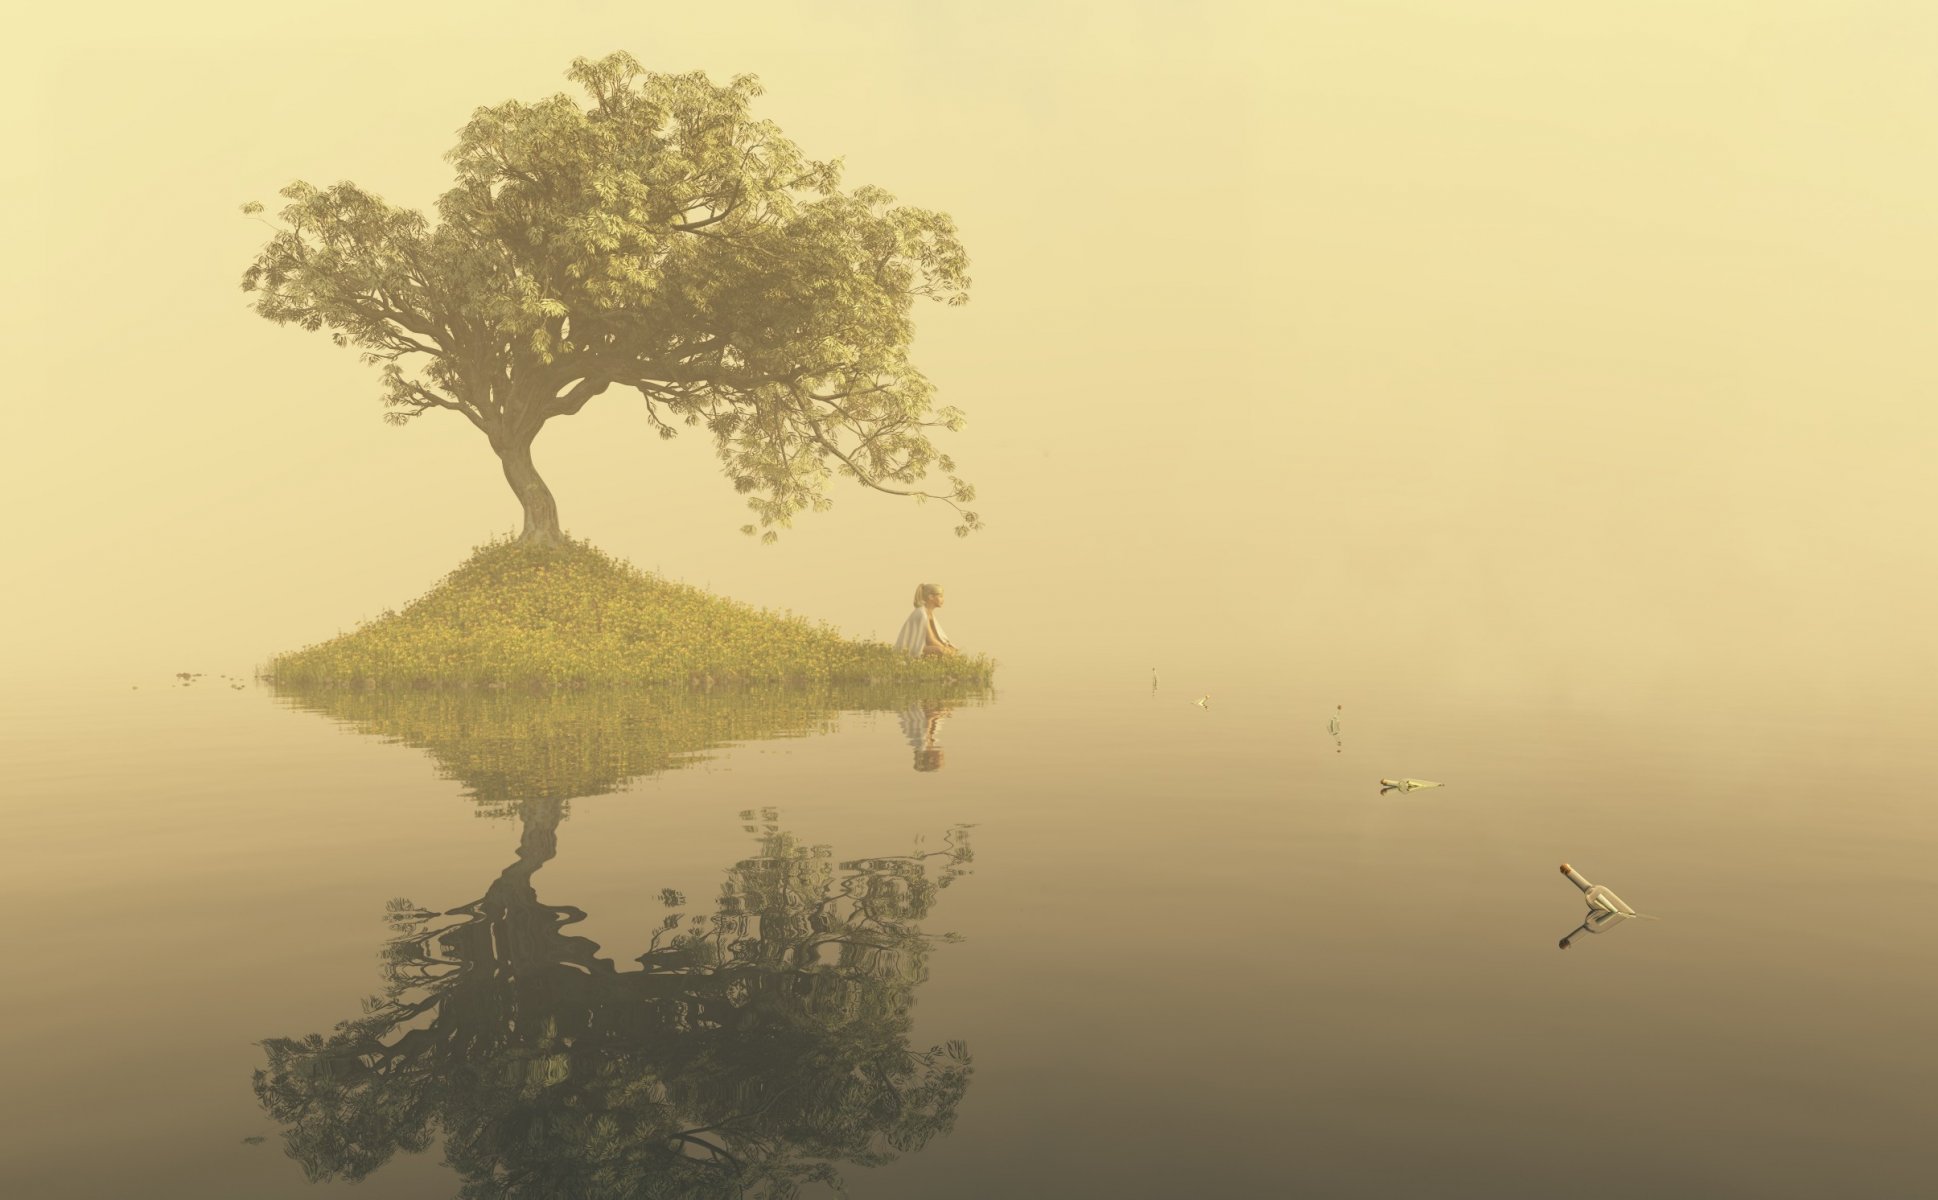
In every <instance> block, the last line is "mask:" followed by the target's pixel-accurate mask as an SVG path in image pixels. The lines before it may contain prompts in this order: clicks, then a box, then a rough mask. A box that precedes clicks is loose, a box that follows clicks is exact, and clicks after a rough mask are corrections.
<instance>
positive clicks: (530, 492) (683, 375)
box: [242, 54, 980, 542]
mask: <svg viewBox="0 0 1938 1200" xmlns="http://www.w3.org/2000/svg"><path fill="white" fill-rule="evenodd" d="M567 76H568V78H570V79H572V80H574V81H575V82H577V83H578V84H580V85H581V86H582V87H583V88H584V89H585V91H586V93H587V94H588V96H589V103H588V104H587V105H585V106H583V107H582V106H581V104H580V103H579V102H578V101H576V100H574V99H573V98H571V97H570V96H566V95H564V94H559V95H555V96H553V97H551V98H550V99H547V100H543V101H540V102H538V103H536V104H524V103H520V102H518V101H515V100H513V101H507V102H505V103H504V104H500V105H498V106H496V107H490V108H480V109H478V110H477V111H476V112H475V113H474V114H473V116H472V118H471V120H470V122H469V123H468V124H466V125H465V127H464V129H463V131H462V133H461V135H460V137H459V140H458V144H457V146H456V148H455V149H453V150H452V151H451V152H450V154H449V155H448V157H449V159H450V160H451V162H452V163H453V164H454V166H455V167H456V174H457V181H456V183H455V185H454V186H453V187H452V188H451V189H450V190H449V191H447V192H445V193H444V195H443V196H442V197H441V198H440V199H439V200H438V205H437V208H438V218H439V219H438V221H437V223H436V224H435V225H433V224H432V223H431V222H430V221H429V220H427V219H426V218H425V217H424V216H423V215H422V214H420V213H418V212H416V211H414V210H410V209H404V208H399V207H396V206H393V205H391V204H388V203H386V202H385V201H384V200H382V199H381V198H379V197H378V196H376V195H374V194H372V193H370V192H367V191H365V190H363V189H362V188H360V187H358V186H357V185H355V184H354V183H347V182H346V183H339V184H337V185H335V186H334V187H329V188H318V187H315V186H313V185H311V184H308V183H305V182H302V181H298V182H295V183H292V184H290V185H289V186H288V187H286V188H284V189H283V191H282V195H283V196H284V197H285V198H286V199H287V200H288V201H289V203H288V205H287V206H285V207H284V208H283V210H282V213H281V217H282V220H283V223H284V224H283V226H282V227H280V228H277V229H276V233H275V236H274V237H273V238H272V239H271V240H270V241H269V243H268V244H267V245H266V246H265V247H264V248H263V250H262V252H261V253H260V254H259V255H258V256H257V258H256V261H255V262H254V264H253V265H251V266H250V267H249V269H248V271H247V272H245V273H244V275H243V278H242V287H243V290H244V291H246V292H251V293H255V294H256V295H257V301H256V311H257V312H259V313H261V314H262V315H263V316H264V317H267V318H268V319H270V320H272V321H275V322H277V323H279V324H289V323H295V324H299V325H301V326H302V327H303V328H305V329H309V330H320V329H323V328H324V327H326V326H327V327H328V328H329V329H330V330H331V338H332V340H333V341H335V342H336V343H337V344H338V345H340V346H356V347H359V348H360V349H361V350H362V351H363V359H364V361H366V362H368V363H371V364H375V365H381V367H382V371H383V385H382V386H383V400H384V403H385V405H386V406H387V407H388V409H389V411H388V412H387V413H386V414H385V416H386V419H387V420H389V421H391V422H393V423H395V424H403V423H405V422H407V421H409V420H411V419H412V418H414V417H417V416H421V415H422V414H424V413H426V412H430V411H432V410H433V409H450V410H452V411H454V412H457V413H461V414H462V415H463V416H464V417H465V418H466V419H467V420H469V421H470V422H471V423H472V424H473V425H475V426H476V427H477V428H478V429H479V430H480V431H481V432H482V433H484V435H485V437H486V438H487V439H488V440H489V442H490V444H491V448H492V450H493V451H494V452H495V453H496V454H497V455H498V457H499V460H500V461H501V463H502V464H503V467H504V473H505V479H506V481H507V482H508V483H509V484H510V485H511V489H512V491H513V493H515V494H516V495H517V496H518V499H519V502H520V504H521V505H523V507H524V519H525V524H524V529H523V532H522V534H521V537H523V538H525V539H529V540H534V541H540V542H554V541H558V540H559V539H560V538H561V537H562V534H561V531H560V527H559V520H558V509H557V505H556V503H555V502H554V500H553V498H552V493H551V489H550V488H548V487H547V486H546V484H545V481H544V480H543V479H542V478H540V477H539V474H538V470H537V468H536V467H535V466H534V464H533V462H532V442H533V440H534V439H535V438H536V437H537V436H538V433H539V431H540V430H541V429H542V428H543V427H544V425H545V423H546V422H547V421H549V420H551V419H552V418H553V417H559V416H570V415H572V414H574V413H577V412H578V411H579V410H580V409H582V408H584V407H585V405H586V403H587V402H588V401H590V400H592V399H593V398H594V397H596V396H600V395H603V394H604V393H606V392H607V391H609V390H611V389H614V388H618V389H621V390H625V389H631V390H633V391H635V392H637V393H638V394H639V395H640V396H641V397H642V398H643V399H644V401H645V403H646V411H647V414H648V417H649V419H650V420H651V421H652V423H653V424H654V426H655V427H656V428H657V429H658V431H659V433H660V436H661V437H667V438H670V437H672V436H674V435H675V434H677V433H678V432H679V425H680V424H685V425H689V426H695V425H699V424H701V423H704V424H705V426H706V428H707V430H708V431H709V432H710V433H711V434H712V435H713V438H714V441H715V445H716V448H717V450H718V453H719V455H720V459H721V462H722V464H723V466H724V467H725V471H726V474H727V476H728V477H729V478H730V479H731V480H732V481H733V484H734V487H735V489H736V490H738V491H740V492H742V493H744V494H747V495H748V497H749V498H748V505H749V507H751V508H752V509H753V510H754V511H755V513H756V514H758V516H759V523H760V525H761V526H762V527H767V532H766V533H765V535H764V540H767V541H772V540H774V537H775V533H774V531H773V529H772V528H771V527H772V526H776V525H778V526H783V527H785V526H787V525H788V524H790V522H791V518H792V516H793V514H794V513H796V512H798V511H800V510H801V509H803V508H813V509H816V510H821V509H825V508H827V507H828V506H829V505H830V504H831V503H832V502H831V501H830V500H829V499H828V497H827V496H826V494H825V485H826V483H827V481H828V480H829V479H830V478H832V477H833V476H834V475H836V474H839V475H842V476H845V477H847V478H851V479H854V480H856V481H857V482H859V483H860V484H861V485H863V486H865V487H869V488H873V489H875V490H877V491H883V492H888V493H891V494H895V495H904V496H914V497H917V498H918V500H923V499H939V500H943V501H945V502H946V503H948V504H949V505H950V506H951V507H953V508H955V509H956V511H957V512H958V514H959V515H960V524H958V525H957V526H956V533H957V534H958V535H967V534H968V533H969V531H970V530H972V529H975V528H977V527H978V526H979V525H980V520H979V519H978V517H977V515H976V514H975V513H974V512H971V511H968V510H967V509H965V508H964V507H963V506H964V505H966V504H968V503H970V502H971V501H973V499H974V498H975V490H974V489H973V488H972V487H970V486H969V485H968V484H967V483H964V482H963V481H962V480H961V479H960V478H957V477H956V476H955V475H954V474H953V472H954V470H955V465H954V463H953V462H951V461H950V459H949V457H948V456H947V455H944V454H940V453H938V452H937V451H936V449H935V447H934V446H933V445H932V444H931V443H930V441H929V439H928V435H927V432H926V431H927V430H930V429H935V428H946V429H950V430H955V429H959V428H960V427H961V425H962V422H963V417H962V414H961V413H960V412H958V411H957V410H955V409H953V408H947V407H944V408H936V407H935V405H934V389H933V387H932V386H931V385H930V383H929V381H928V380H927V379H926V378H924V376H923V375H922V373H921V372H920V371H918V370H917V369H916V368H915V366H914V365H913V363H912V362H911V361H910V358H909V345H910V342H911V340H912V338H913V333H914V330H913V324H912V321H911V316H910V314H911V310H912V308H913V302H914V300H915V298H916V297H918V296H926V297H929V298H931V299H934V300H938V301H941V302H943V303H945V304H951V305H954V304H961V303H963V302H965V301H966V300H967V299H968V295H967V288H968V286H969V279H968V275H967V273H966V272H967V266H968V260H967V258H966V256H965V255H964V253H963V248H962V245H961V243H960V242H959V241H958V240H957V237H956V232H955V226H954V223H953V222H952V221H951V220H950V219H949V217H948V216H947V215H945V214H942V213H938V212H930V211H928V210H925V209H919V208H910V207H906V206H900V205H896V204H895V203H894V197H892V196H890V195H889V194H888V193H887V192H884V191H882V190H881V189H879V188H875V187H860V188H856V189H854V190H853V191H843V190H842V189H841V187H840V163H839V161H838V160H835V161H827V162H821V161H814V160H810V159H808V158H806V157H804V156H803V155H802V153H801V152H800V150H799V149H797V148H796V147H795V146H794V144H793V143H792V142H790V141H788V140H787V139H786V138H785V137H783V136H782V135H781V132H780V130H779V129H778V128H777V127H776V126H775V125H774V124H773V123H772V122H769V121H763V120H755V119H754V118H753V116H752V115H751V114H750V111H749V104H750V102H751V101H752V100H753V99H754V98H755V97H756V96H758V95H760V94H761V88H760V85H759V83H758V82H757V81H756V80H755V79H754V77H753V76H750V75H741V76H736V77H734V79H733V80H732V81H731V82H729V83H728V84H727V85H726V86H724V87H718V86H715V85H714V84H712V83H711V82H709V80H708V79H707V77H706V75H705V74H704V73H702V72H694V73H691V74H684V75H662V74H652V73H647V72H645V71H644V70H642V68H641V67H640V65H639V64H638V63H637V62H636V61H634V60H633V59H632V58H631V57H630V56H628V55H626V54H613V55H610V56H608V57H606V58H604V59H601V60H599V61H597V62H593V61H591V60H588V59H583V58H581V59H577V60H575V61H574V62H573V64H572V68H571V70H570V71H568V72H567ZM243 207H244V211H245V212H252V213H253V212H260V211H261V208H262V206H261V205H259V204H249V205H244V206H243ZM931 466H933V467H936V468H938V469H940V470H941V471H942V472H944V473H945V474H947V475H948V477H949V482H950V484H951V488H950V490H949V491H948V492H946V493H931V492H925V491H922V490H920V489H919V488H918V487H917V486H916V485H917V484H919V483H920V481H922V480H923V479H925V478H926V477H927V474H928V470H929V468H930V467H931ZM742 531H743V532H745V533H749V534H751V533H753V532H755V527H754V526H753V525H751V524H750V525H746V526H743V527H742Z"/></svg>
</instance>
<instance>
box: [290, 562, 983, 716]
mask: <svg viewBox="0 0 1938 1200" xmlns="http://www.w3.org/2000/svg"><path fill="white" fill-rule="evenodd" d="M995 666H996V664H995V663H994V661H993V660H991V659H989V658H987V657H985V656H982V655H975V656H969V655H964V656H961V657H958V658H920V659H911V658H909V657H907V656H906V655H903V654H900V653H898V652H897V651H896V650H895V649H894V648H893V647H892V646H888V645H885V644H883V643H881V642H875V641H854V640H850V639H848V638H844V637H842V636H841V635H840V633H838V632H837V631H836V630H834V629H833V628H832V627H830V626H829V625H827V624H826V623H825V622H818V623H817V622H809V621H807V620H805V619H803V618H800V617H796V616H794V615H792V614H776V613H772V612H767V611H764V610H761V609H756V608H754V607H753V606H751V605H747V604H742V603H739V602H737V601H733V600H728V599H725V598H723V597H720V596H715V595H712V594H710V593H708V592H706V591H704V590H702V589H700V588H696V587H692V586H690V585H688V584H683V583H672V582H669V581H667V580H664V579H661V578H659V577H657V576H655V575H651V574H648V573H646V572H643V571H640V570H639V569H637V568H635V567H633V566H632V565H630V564H628V563H625V562H622V561H620V560H618V559H614V558H612V557H610V556H608V555H606V554H605V553H603V552H601V551H599V550H597V549H594V548H593V547H592V546H591V545H590V544H588V543H586V542H581V541H575V540H568V541H567V542H566V543H564V544H562V545H557V546H540V545H532V544H529V543H524V542H520V541H517V540H515V539H509V538H500V539H498V540H495V541H492V542H487V543H486V544H485V545H483V546H480V547H478V549H477V550H476V551H475V552H474V553H473V554H472V556H471V558H470V559H469V560H467V561H466V562H465V563H463V564H462V565H461V566H459V567H458V568H457V569H456V570H454V571H452V572H451V573H450V574H449V575H447V576H445V577H444V579H443V580H442V581H440V582H439V583H438V584H437V586H435V587H433V588H432V589H431V590H430V591H429V592H427V593H426V594H425V595H423V596H422V597H420V598H419V599H418V600H416V601H415V602H413V603H412V604H410V605H409V606H408V607H406V608H405V609H404V610H403V611H402V612H389V611H386V612H385V613H384V614H383V615H382V616H380V617H378V618H377V619H375V620H372V621H368V622H366V623H364V624H363V625H361V626H359V627H358V628H356V629H354V630H352V631H351V632H349V633H346V634H342V635H340V636H338V637H335V638H332V639H331V640H329V641H327V642H321V643H319V644H317V645H314V646H306V647H304V648H303V649H301V650H296V651H292V652H290V653H287V654H282V655H278V656H277V657H275V658H274V659H272V660H270V662H269V663H268V664H267V665H266V666H265V667H264V668H263V670H262V672H261V674H262V675H263V676H264V677H266V678H268V679H271V680H273V681H274V682H275V683H277V684H278V685H283V686H289V687H313V686H359V687H439V688H444V687H485V688H504V687H531V688H552V689H559V688H581V687H638V686H656V687H668V686H671V687H701V688H709V687H714V686H719V685H727V686H771V685H781V686H793V687H799V686H807V685H827V684H875V685H898V684H918V685H920V684H937V685H944V686H960V685H972V686H973V685H987V684H988V683H989V682H990V679H991V677H992V676H993V675H994V673H995Z"/></svg>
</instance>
